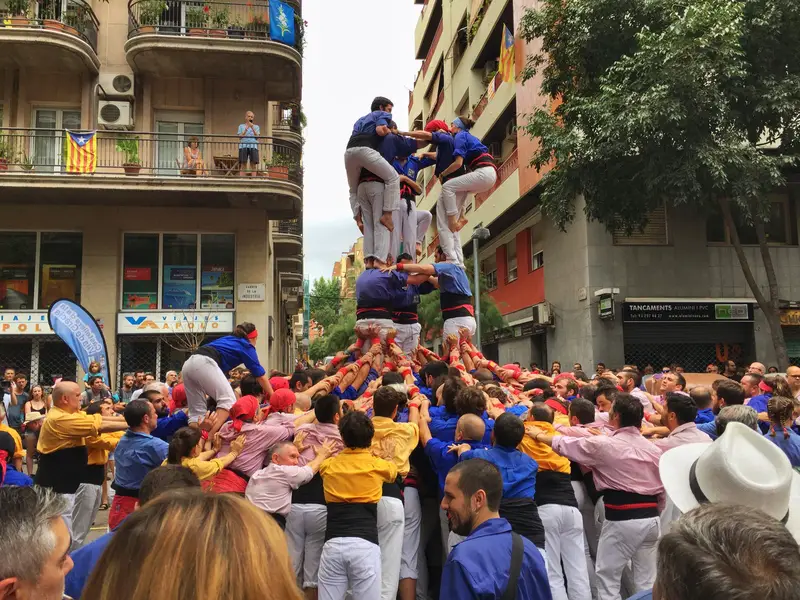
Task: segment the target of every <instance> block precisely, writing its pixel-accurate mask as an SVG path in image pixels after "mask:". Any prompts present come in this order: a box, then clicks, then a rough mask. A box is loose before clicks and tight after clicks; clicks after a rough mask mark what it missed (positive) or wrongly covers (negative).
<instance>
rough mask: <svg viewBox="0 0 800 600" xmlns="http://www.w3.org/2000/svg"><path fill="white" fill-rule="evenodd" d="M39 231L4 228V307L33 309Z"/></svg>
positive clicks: (0, 277)
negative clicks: (27, 231)
mask: <svg viewBox="0 0 800 600" xmlns="http://www.w3.org/2000/svg"><path fill="white" fill-rule="evenodd" d="M35 273H36V233H33V232H31V233H17V232H0V309H3V310H32V309H33V308H34V298H35V295H34V286H35V283H36V281H35Z"/></svg>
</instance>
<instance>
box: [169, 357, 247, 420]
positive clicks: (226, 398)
mask: <svg viewBox="0 0 800 600" xmlns="http://www.w3.org/2000/svg"><path fill="white" fill-rule="evenodd" d="M181 375H183V385H184V387H185V388H186V402H187V404H188V405H189V422H190V423H194V422H197V421H199V420H200V419H202V418H203V416H204V415H205V414H206V406H207V404H206V396H209V397H211V398H213V399H214V400H216V402H217V408H222V409H224V410H230V408H231V406H233V404H234V403H235V402H236V394H234V393H233V388H232V387H231V384H230V382H229V381H228V377H227V376H226V375H225V373H223V372H222V370H221V369H220V368H219V365H218V364H217V363H216V361H215V360H214V359H213V358H210V357H208V356H202V355H200V354H193V355H192V356H190V357H189V358H188V359H187V360H186V362H185V363H183V369H181Z"/></svg>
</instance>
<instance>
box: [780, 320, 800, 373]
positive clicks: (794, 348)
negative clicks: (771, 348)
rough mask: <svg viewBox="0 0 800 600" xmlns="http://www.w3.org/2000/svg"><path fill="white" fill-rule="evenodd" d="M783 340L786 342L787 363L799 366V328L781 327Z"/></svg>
mask: <svg viewBox="0 0 800 600" xmlns="http://www.w3.org/2000/svg"><path fill="white" fill-rule="evenodd" d="M782 329H783V338H784V339H785V340H786V351H787V352H788V353H789V363H790V364H792V365H794V366H798V365H800V327H782Z"/></svg>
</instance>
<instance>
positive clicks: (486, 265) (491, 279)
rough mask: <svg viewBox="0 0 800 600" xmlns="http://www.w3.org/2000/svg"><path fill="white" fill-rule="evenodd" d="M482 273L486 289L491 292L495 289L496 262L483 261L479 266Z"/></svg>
mask: <svg viewBox="0 0 800 600" xmlns="http://www.w3.org/2000/svg"><path fill="white" fill-rule="evenodd" d="M481 269H482V271H483V272H484V273H485V274H486V289H488V290H493V289H496V288H497V260H496V259H495V258H494V256H493V257H492V258H488V259H486V260H485V261H483V264H482V265H481Z"/></svg>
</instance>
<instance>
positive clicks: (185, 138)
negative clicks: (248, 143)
mask: <svg viewBox="0 0 800 600" xmlns="http://www.w3.org/2000/svg"><path fill="white" fill-rule="evenodd" d="M73 134H75V132H73ZM90 134H91V132H88V133H85V135H84V136H83V140H82V141H83V142H86V143H85V144H84V146H83V147H84V149H85V150H86V151H87V153H90V152H91V151H92V146H94V154H95V159H94V160H92V159H91V157H87V156H83V155H81V156H78V154H79V153H77V152H76V151H75V146H74V145H73V144H72V143H71V141H72V140H71V139H70V137H69V136H68V133H67V131H66V130H63V129H23V128H5V129H3V128H0V180H1V179H2V177H3V175H5V174H6V173H9V174H10V173H19V172H25V173H28V174H30V175H36V176H42V177H47V176H54V175H75V176H78V177H79V176H81V175H89V176H91V174H92V173H96V174H100V175H120V176H125V175H128V176H135V175H141V176H147V177H158V178H167V177H195V178H197V179H202V178H206V177H208V178H232V177H237V178H239V177H244V178H246V179H248V180H251V181H253V182H254V183H255V182H256V181H258V179H259V178H263V177H266V178H270V179H283V180H288V181H291V182H293V183H297V184H300V183H301V180H302V168H301V166H300V152H299V151H298V150H297V149H295V148H294V147H292V146H289V145H286V144H283V143H280V142H275V141H274V140H273V139H272V138H265V137H259V138H258V140H257V143H256V148H255V150H256V154H257V156H255V157H254V156H252V153H250V152H248V153H247V156H243V155H244V154H245V153H242V152H241V151H240V147H239V145H240V139H239V137H238V136H233V135H209V134H197V135H189V134H177V133H161V132H144V131H139V132H121V131H97V132H96V133H95V139H94V140H92V141H89V140H90ZM68 142H70V143H68ZM78 143H80V141H79V142H78ZM71 157H72V158H71ZM240 157H243V158H244V162H247V161H248V159H249V162H250V164H249V165H242V164H241V163H240ZM254 159H256V160H258V164H257V165H255V166H254V165H253V162H254ZM93 163H94V165H93ZM262 181H263V180H262Z"/></svg>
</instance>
